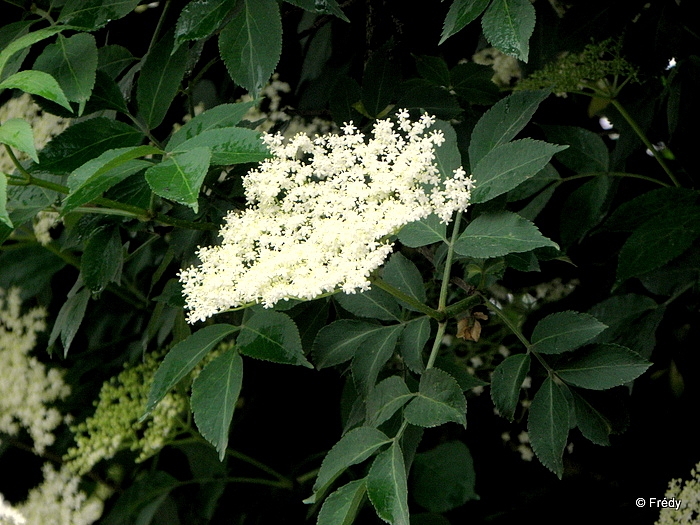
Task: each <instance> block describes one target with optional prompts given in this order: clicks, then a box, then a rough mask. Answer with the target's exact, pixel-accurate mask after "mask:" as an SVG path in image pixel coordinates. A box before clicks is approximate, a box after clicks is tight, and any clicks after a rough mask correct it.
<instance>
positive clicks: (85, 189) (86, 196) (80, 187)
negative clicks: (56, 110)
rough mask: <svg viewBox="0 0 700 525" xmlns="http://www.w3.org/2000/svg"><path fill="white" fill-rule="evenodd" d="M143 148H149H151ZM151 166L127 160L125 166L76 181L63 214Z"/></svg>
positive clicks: (100, 170) (66, 199)
mask: <svg viewBox="0 0 700 525" xmlns="http://www.w3.org/2000/svg"><path fill="white" fill-rule="evenodd" d="M141 147H144V148H149V147H150V146H141ZM112 151H114V150H112ZM149 166H152V164H151V163H150V162H146V161H144V160H127V161H125V162H124V163H123V164H120V165H117V166H115V167H113V168H110V169H107V170H106V171H103V170H102V169H98V170H97V171H98V172H99V173H94V174H93V175H90V176H89V177H88V178H86V179H84V180H82V181H80V183H79V184H78V181H75V179H74V180H73V182H74V185H75V189H71V193H70V194H69V195H68V196H67V197H66V198H65V199H64V201H63V209H62V210H61V212H62V213H63V214H64V215H65V214H67V213H69V212H71V211H72V210H74V209H75V208H77V207H78V206H82V205H83V204H87V203H88V202H91V201H92V200H94V199H96V198H97V197H99V196H100V195H102V193H103V192H105V191H107V190H108V189H109V188H111V187H112V186H114V185H115V184H117V183H119V182H121V181H123V180H124V179H126V178H127V177H130V176H132V175H133V174H135V173H138V172H139V171H141V170H144V169H146V168H148V167H149ZM77 173H78V171H75V172H73V174H74V175H75V174H77ZM68 180H69V181H70V180H71V179H70V178H69V179H68Z"/></svg>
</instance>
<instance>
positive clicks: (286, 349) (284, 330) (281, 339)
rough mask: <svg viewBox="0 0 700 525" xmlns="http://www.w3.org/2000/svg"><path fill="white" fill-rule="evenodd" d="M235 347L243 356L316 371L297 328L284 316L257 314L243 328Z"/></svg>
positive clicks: (260, 311) (272, 313)
mask: <svg viewBox="0 0 700 525" xmlns="http://www.w3.org/2000/svg"><path fill="white" fill-rule="evenodd" d="M236 344H237V345H238V347H239V351H240V352H241V354H243V355H247V356H250V357H254V358H256V359H263V360H265V361H273V362H275V363H284V364H289V365H303V366H305V367H307V368H313V365H312V364H311V363H309V362H308V361H307V360H306V357H304V353H303V350H302V348H301V339H300V338H299V330H298V329H297V325H296V324H294V321H292V319H291V318H290V317H289V316H288V315H286V314H283V313H281V312H275V311H273V310H267V309H261V310H259V311H257V312H256V313H255V314H253V316H252V317H251V318H250V319H249V320H247V321H246V322H245V323H243V325H241V334H240V335H239V336H238V339H237V340H236Z"/></svg>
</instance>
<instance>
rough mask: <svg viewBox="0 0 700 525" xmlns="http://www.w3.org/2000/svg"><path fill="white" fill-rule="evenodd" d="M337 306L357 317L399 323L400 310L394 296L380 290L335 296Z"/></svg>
mask: <svg viewBox="0 0 700 525" xmlns="http://www.w3.org/2000/svg"><path fill="white" fill-rule="evenodd" d="M334 297H335V299H336V300H337V301H338V304H340V306H342V307H343V308H344V309H345V310H347V311H348V312H350V313H352V314H355V315H357V316H358V317H370V318H373V319H381V320H382V321H399V320H400V317H401V309H400V308H399V303H398V302H397V301H396V299H394V296H392V295H390V294H388V293H387V292H385V291H384V290H381V289H380V288H376V287H375V288H370V289H369V290H367V291H364V292H356V293H350V294H346V293H339V294H335V296H334Z"/></svg>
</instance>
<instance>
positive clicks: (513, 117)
mask: <svg viewBox="0 0 700 525" xmlns="http://www.w3.org/2000/svg"><path fill="white" fill-rule="evenodd" d="M549 93H550V92H549V90H541V91H517V92H515V93H513V94H512V95H510V96H508V97H506V98H504V99H503V100H500V101H499V102H497V103H496V104H494V106H493V107H492V108H491V109H489V110H488V111H487V112H486V113H484V116H483V117H481V118H480V119H479V122H477V123H476V126H474V130H473V131H472V135H471V140H470V142H469V164H470V165H471V166H472V168H473V167H474V166H476V165H477V164H478V163H479V162H480V161H481V159H483V158H484V157H485V156H486V155H487V154H488V153H489V152H490V151H492V150H494V149H495V148H497V147H498V146H500V145H501V144H505V143H507V142H510V141H511V140H513V139H514V138H515V136H516V135H517V134H518V133H520V131H521V130H522V129H523V128H524V127H525V126H526V125H527V123H528V122H530V119H531V118H532V116H533V115H534V114H535V111H537V108H538V107H539V105H540V103H541V102H542V101H543V100H544V99H546V98H547V97H548V96H549Z"/></svg>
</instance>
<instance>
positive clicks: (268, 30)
mask: <svg viewBox="0 0 700 525" xmlns="http://www.w3.org/2000/svg"><path fill="white" fill-rule="evenodd" d="M219 52H220V53H221V58H222V59H223V61H224V64H226V69H227V70H228V73H229V75H231V78H232V79H233V81H234V82H236V84H238V85H240V86H243V87H244V88H245V89H247V90H248V92H249V93H250V94H251V95H253V96H257V94H258V93H260V91H261V90H262V88H263V86H264V85H265V83H266V82H267V81H268V79H269V78H270V75H272V73H273V72H274V70H275V68H276V67H277V62H278V61H279V58H280V54H281V53H282V21H281V18H280V11H279V5H278V3H277V2H276V1H275V0H243V2H242V9H241V10H240V11H239V12H238V14H237V15H236V16H235V17H234V18H233V20H231V21H230V22H229V23H228V24H227V25H226V27H224V29H223V31H221V34H220V35H219Z"/></svg>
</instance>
